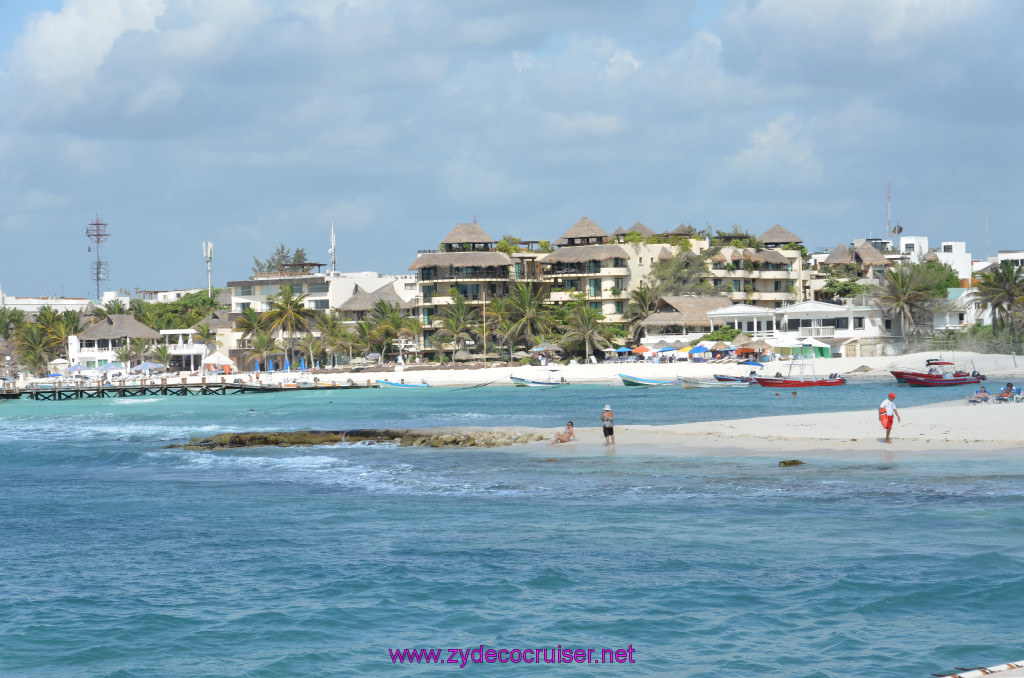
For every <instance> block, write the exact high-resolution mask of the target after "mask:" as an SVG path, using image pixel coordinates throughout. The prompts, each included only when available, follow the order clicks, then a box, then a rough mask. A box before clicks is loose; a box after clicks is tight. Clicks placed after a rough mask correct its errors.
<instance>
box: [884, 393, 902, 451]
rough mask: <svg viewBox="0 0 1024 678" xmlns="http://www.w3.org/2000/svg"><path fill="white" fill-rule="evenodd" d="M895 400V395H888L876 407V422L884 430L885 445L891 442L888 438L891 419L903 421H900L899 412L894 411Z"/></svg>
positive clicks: (890, 430)
mask: <svg viewBox="0 0 1024 678" xmlns="http://www.w3.org/2000/svg"><path fill="white" fill-rule="evenodd" d="M895 400H896V394H895V393H890V394H889V397H888V398H886V399H885V400H883V401H882V404H881V405H879V406H878V420H879V421H880V422H882V428H884V429H885V442H887V443H891V442H892V441H891V440H889V436H890V435H892V422H893V417H896V419H897V420H898V421H900V422H902V421H903V420H902V419H900V413H899V410H897V409H896V403H895V402H894V401H895Z"/></svg>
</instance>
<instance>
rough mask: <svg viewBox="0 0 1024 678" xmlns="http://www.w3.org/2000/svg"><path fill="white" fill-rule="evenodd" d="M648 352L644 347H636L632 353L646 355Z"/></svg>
mask: <svg viewBox="0 0 1024 678" xmlns="http://www.w3.org/2000/svg"><path fill="white" fill-rule="evenodd" d="M650 350H651V349H649V348H647V347H646V346H637V347H636V348H634V349H633V353H648V352H649V351H650Z"/></svg>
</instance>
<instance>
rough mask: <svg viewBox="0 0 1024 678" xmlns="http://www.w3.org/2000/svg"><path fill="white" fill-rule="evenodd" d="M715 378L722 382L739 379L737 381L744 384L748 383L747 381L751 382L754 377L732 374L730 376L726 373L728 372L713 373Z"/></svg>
mask: <svg viewBox="0 0 1024 678" xmlns="http://www.w3.org/2000/svg"><path fill="white" fill-rule="evenodd" d="M715 380H716V381H722V382H729V381H732V382H736V381H739V382H743V383H744V384H749V383H751V382H752V381H753V380H754V378H753V377H734V376H731V375H728V374H716V375H715Z"/></svg>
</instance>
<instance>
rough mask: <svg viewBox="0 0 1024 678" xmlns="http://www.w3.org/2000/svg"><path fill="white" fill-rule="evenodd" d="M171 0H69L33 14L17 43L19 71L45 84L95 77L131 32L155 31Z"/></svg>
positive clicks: (56, 84)
mask: <svg viewBox="0 0 1024 678" xmlns="http://www.w3.org/2000/svg"><path fill="white" fill-rule="evenodd" d="M165 7H166V1H165V0H66V2H65V3H64V7H62V8H61V10H60V11H59V12H42V13H40V14H38V15H36V16H35V18H34V19H32V20H31V21H30V22H29V24H28V25H27V27H26V28H25V31H24V33H23V34H22V35H21V36H20V37H19V38H18V40H17V42H16V44H15V47H14V60H13V63H14V64H15V69H14V71H13V73H14V75H15V76H19V77H24V78H28V79H31V80H36V81H38V82H40V83H42V84H44V85H48V86H58V85H67V84H68V83H73V82H74V81H77V80H82V79H91V78H92V77H93V76H94V75H95V73H96V70H97V69H98V68H99V67H100V65H101V64H102V63H103V60H104V59H105V58H106V56H107V54H108V53H109V52H110V50H111V48H112V47H113V45H114V43H115V42H116V41H117V40H118V39H119V38H120V37H121V36H122V35H124V33H125V32H127V31H145V30H153V28H154V25H155V22H156V19H157V17H159V16H160V15H161V14H163V12H164V10H165Z"/></svg>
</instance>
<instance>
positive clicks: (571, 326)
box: [562, 306, 609, 362]
mask: <svg viewBox="0 0 1024 678" xmlns="http://www.w3.org/2000/svg"><path fill="white" fill-rule="evenodd" d="M565 320H566V323H565V325H563V326H562V329H563V330H565V334H563V335H562V339H563V340H564V341H566V342H576V341H582V342H583V347H584V350H585V351H586V361H587V362H590V353H591V349H595V348H604V347H606V346H608V343H609V342H608V340H607V339H605V338H604V336H602V334H601V327H602V323H601V321H602V320H604V316H603V315H601V312H600V311H598V310H597V309H593V308H588V307H586V306H577V307H576V308H574V309H573V310H572V311H570V312H569V315H568V316H566V318H565Z"/></svg>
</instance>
